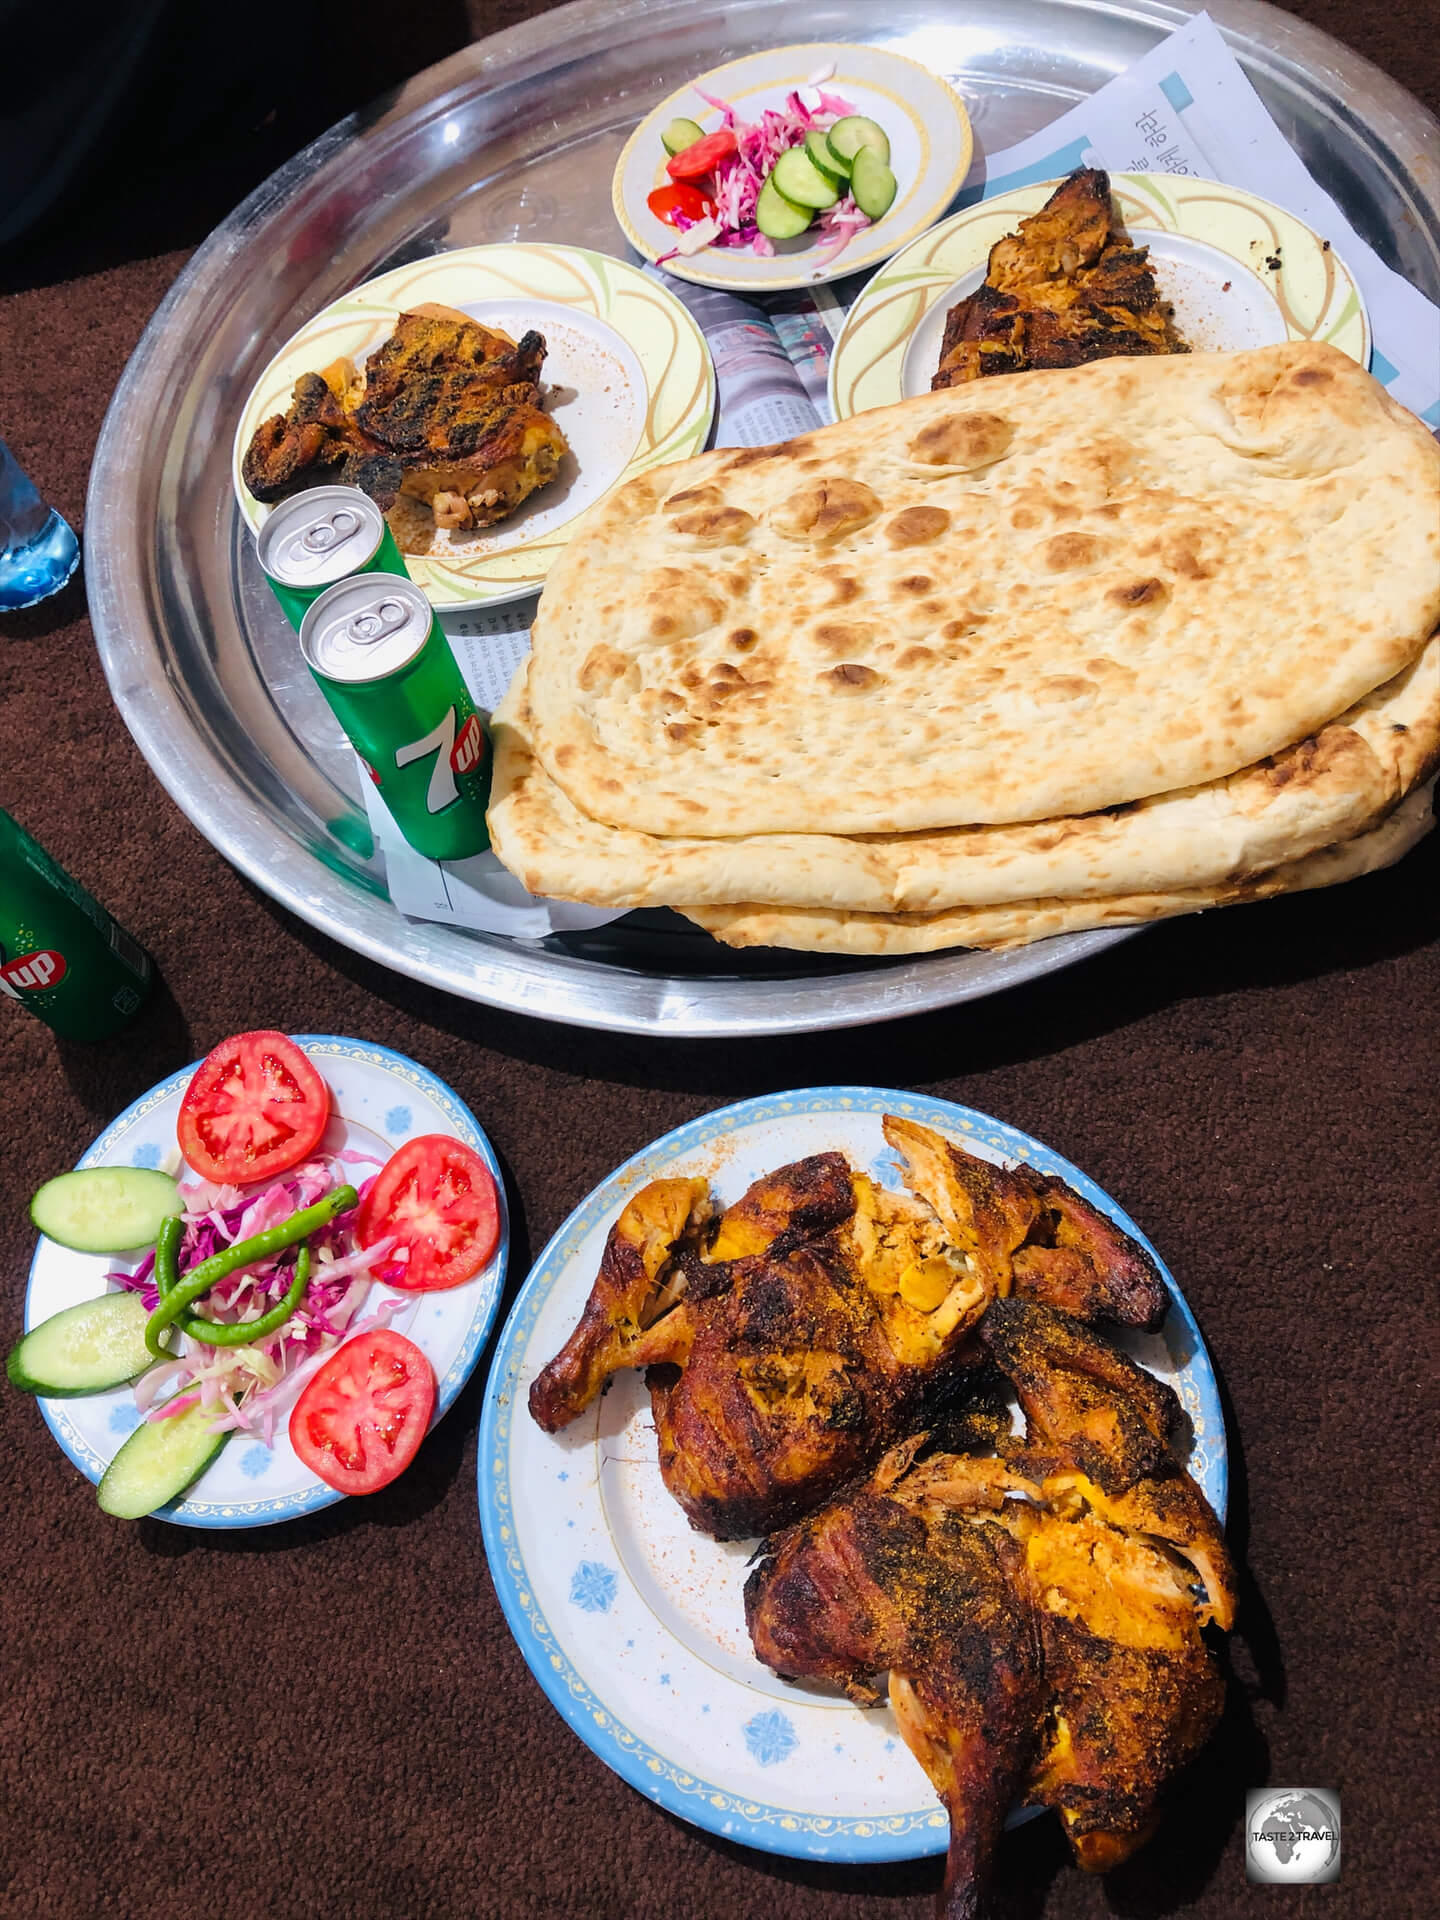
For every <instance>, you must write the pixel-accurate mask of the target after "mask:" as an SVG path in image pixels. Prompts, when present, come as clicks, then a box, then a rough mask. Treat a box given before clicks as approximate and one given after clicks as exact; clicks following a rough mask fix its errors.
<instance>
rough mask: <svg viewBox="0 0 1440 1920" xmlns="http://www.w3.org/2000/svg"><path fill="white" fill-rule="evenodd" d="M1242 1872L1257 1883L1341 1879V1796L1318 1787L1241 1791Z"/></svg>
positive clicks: (1304, 1883) (1294, 1883)
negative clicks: (1243, 1803)
mask: <svg viewBox="0 0 1440 1920" xmlns="http://www.w3.org/2000/svg"><path fill="white" fill-rule="evenodd" d="M1245 1874H1246V1878H1247V1879H1248V1880H1250V1881H1252V1882H1257V1883H1259V1884H1261V1885H1271V1886H1284V1885H1290V1886H1315V1885H1318V1884H1322V1883H1324V1882H1326V1881H1333V1880H1338V1879H1339V1878H1340V1796H1339V1794H1338V1793H1334V1792H1332V1791H1330V1790H1329V1789H1328V1788H1322V1787H1280V1788H1278V1789H1277V1788H1273V1787H1272V1788H1268V1789H1265V1790H1263V1791H1261V1792H1259V1793H1250V1794H1247V1795H1246V1817H1245Z"/></svg>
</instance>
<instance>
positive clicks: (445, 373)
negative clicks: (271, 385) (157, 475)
mask: <svg viewBox="0 0 1440 1920" xmlns="http://www.w3.org/2000/svg"><path fill="white" fill-rule="evenodd" d="M544 363H545V341H544V339H543V337H542V336H541V335H540V334H538V333H534V332H530V333H527V334H525V335H524V337H523V338H522V339H521V340H520V341H519V342H516V341H513V340H510V339H509V338H508V337H507V336H506V335H505V334H502V333H496V332H492V331H491V330H490V329H489V328H488V327H482V326H480V325H479V323H478V322H476V321H474V320H471V319H469V318H468V317H467V316H466V315H465V314H463V313H460V312H458V311H453V310H451V309H450V308H446V307H434V306H428V307H417V308H415V309H414V310H413V311H412V312H409V313H402V314H401V315H400V317H399V319H398V320H397V322H396V324H395V328H394V331H393V332H392V333H391V334H390V336H389V338H388V339H387V340H385V341H383V342H382V343H381V345H380V346H378V347H377V348H376V349H375V351H374V352H373V353H372V354H371V355H370V357H369V358H368V359H367V361H366V362H365V368H364V372H363V374H362V373H360V372H358V371H357V369H356V368H355V367H354V366H353V365H352V364H351V363H350V362H349V361H348V360H337V361H336V362H335V363H334V364H333V365H332V366H330V367H327V368H326V369H325V371H324V373H322V374H316V373H306V374H302V375H301V376H300V378H299V380H297V381H296V383H295V387H294V391H293V394H292V397H291V405H290V410H289V412H288V413H286V414H283V415H281V414H275V415H274V416H273V417H272V418H271V419H269V420H266V421H264V422H262V424H261V425H260V426H259V427H258V428H257V429H256V431H255V434H254V436H253V438H252V439H251V442H250V445H249V447H248V449H247V450H246V454H245V458H244V461H243V462H242V465H241V473H242V476H243V478H244V481H245V484H246V486H247V487H248V488H249V489H250V491H251V493H253V494H254V495H255V498H256V499H257V500H263V501H272V500H280V499H283V498H284V497H285V495H286V494H289V493H294V492H296V491H297V490H298V489H299V488H301V487H309V486H316V485H319V484H321V483H322V482H324V481H327V480H331V481H336V480H338V481H340V482H342V483H343V484H345V485H348V486H358V487H361V488H363V489H364V491H365V492H366V493H368V494H370V496H371V497H372V499H374V500H375V502H376V503H377V505H379V506H380V507H382V508H385V509H387V510H388V509H389V508H391V507H393V506H394V505H395V503H396V501H397V499H401V498H403V499H406V500H409V501H412V502H416V503H419V504H423V505H424V506H427V507H429V508H430V510H431V513H432V515H433V518H434V523H435V525H436V526H443V527H451V528H455V529H460V530H468V529H473V528H477V527H487V526H492V525H493V524H494V523H495V522H496V521H497V520H502V519H504V518H505V516H506V515H507V514H510V513H513V512H514V510H515V509H516V507H518V506H519V505H520V503H521V502H522V501H523V500H525V499H527V498H528V497H529V495H530V494H532V493H533V492H534V491H535V490H536V489H537V488H538V487H542V486H544V485H545V484H546V482H547V481H550V480H553V479H554V477H555V475H556V473H557V472H558V470H559V465H560V460H561V457H562V456H563V454H564V453H565V451H566V442H565V436H564V435H563V434H562V433H561V431H560V429H559V427H557V426H556V424H555V422H554V421H553V420H552V419H551V418H550V416H549V414H547V413H546V412H545V410H544V408H543V407H542V406H541V404H540V385H539V382H540V372H541V368H542V367H543V366H544ZM402 544H404V543H403V542H402Z"/></svg>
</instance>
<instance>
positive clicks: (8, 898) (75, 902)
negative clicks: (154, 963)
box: [0, 809, 150, 1040]
mask: <svg viewBox="0 0 1440 1920" xmlns="http://www.w3.org/2000/svg"><path fill="white" fill-rule="evenodd" d="M149 990H150V956H149V954H147V953H146V951H145V949H144V948H143V947H142V946H139V945H137V943H136V942H135V941H134V940H132V939H131V938H130V936H129V934H128V933H126V931H125V930H124V928H123V927H121V926H118V925H117V924H116V922H115V921H114V920H112V919H111V918H110V915H109V914H108V913H107V912H106V911H105V909H104V908H103V907H102V906H101V905H100V903H99V902H98V901H97V900H92V899H91V897H90V895H89V894H88V893H87V892H86V891H85V889H84V888H83V887H82V886H81V885H80V883H79V882H78V881H77V880H72V879H71V878H70V875H69V874H68V873H66V871H65V869H64V868H63V867H61V866H59V865H57V863H56V862H55V861H54V860H52V859H51V858H50V856H49V854H48V853H46V851H45V849H44V848H43V847H42V846H41V845H40V843H39V841H38V840H32V839H31V838H30V835H29V834H28V833H26V831H25V829H24V828H23V827H22V826H19V825H18V824H17V823H16V822H15V821H14V820H12V819H11V818H10V816H9V814H8V813H6V812H4V811H3V809H0V995H4V996H6V997H8V998H9V999H11V1000H18V1001H19V1002H20V1004H21V1006H22V1007H28V1008H29V1010H30V1011H31V1013H34V1014H38V1016H39V1017H40V1019H42V1020H43V1021H44V1022H45V1024H46V1026H47V1027H52V1028H53V1029H54V1030H55V1032H56V1033H58V1034H60V1035H61V1036H62V1038H64V1039H66V1040H103V1039H105V1038H106V1036H107V1035H108V1034H112V1033H114V1032H115V1031H116V1029H117V1028H119V1027H123V1026H124V1024H125V1022H126V1021H127V1020H128V1019H129V1018H130V1017H131V1015H132V1014H133V1013H135V1012H136V1011H137V1009H138V1008H139V1006H140V1003H141V1001H142V1000H143V999H144V998H145V995H146V994H147V993H148V992H149Z"/></svg>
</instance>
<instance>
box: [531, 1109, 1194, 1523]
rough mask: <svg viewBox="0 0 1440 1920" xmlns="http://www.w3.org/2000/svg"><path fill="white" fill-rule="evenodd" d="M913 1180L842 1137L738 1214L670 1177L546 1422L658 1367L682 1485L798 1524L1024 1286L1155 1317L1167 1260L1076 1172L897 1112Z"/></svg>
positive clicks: (726, 1517)
mask: <svg viewBox="0 0 1440 1920" xmlns="http://www.w3.org/2000/svg"><path fill="white" fill-rule="evenodd" d="M884 1130H885V1137H886V1139H887V1141H888V1142H889V1144H890V1145H891V1146H892V1147H893V1148H895V1149H896V1150H897V1152H898V1154H899V1156H900V1158H901V1161H902V1163H903V1177H904V1180H905V1184H906V1186H907V1187H908V1189H909V1192H908V1193H899V1192H894V1191H892V1190H890V1189H889V1188H887V1187H884V1186H882V1185H880V1184H879V1183H878V1182H877V1181H875V1180H872V1179H871V1178H870V1177H869V1176H868V1175H866V1174H863V1173H858V1172H856V1171H855V1170H854V1169H853V1168H852V1167H851V1166H850V1165H849V1163H848V1162H847V1161H846V1159H845V1158H844V1156H843V1155H842V1154H839V1153H822V1154H816V1155H813V1156H812V1157H811V1158H809V1159H806V1160H799V1161H796V1162H795V1163H794V1164H792V1165H790V1166H786V1167H781V1168H779V1169H778V1170H777V1171H776V1172H774V1173H772V1174H769V1175H767V1176H765V1177H764V1178H763V1179H761V1180H758V1181H756V1182H755V1184H754V1185H753V1186H752V1187H751V1188H750V1189H749V1190H748V1192H746V1193H745V1194H744V1195H743V1196H742V1197H741V1198H740V1199H739V1200H738V1201H736V1203H735V1204H734V1205H733V1206H732V1207H730V1208H729V1209H728V1210H727V1211H726V1212H724V1213H723V1214H721V1215H720V1216H719V1217H718V1219H717V1218H715V1217H714V1211H713V1208H712V1206H711V1203H710V1199H709V1191H708V1187H707V1186H706V1184H705V1182H703V1181H694V1180H661V1181H655V1182H653V1183H652V1184H651V1185H650V1186H648V1187H645V1188H643V1189H642V1190H641V1191H640V1192H639V1193H637V1194H636V1195H635V1197H634V1199H632V1200H631V1201H630V1203H629V1204H628V1205H627V1206H626V1208H625V1210H624V1211H623V1212H622V1214H621V1215H620V1218H619V1219H618V1220H617V1221H616V1223H615V1226H614V1228H613V1229H612V1230H611V1233H610V1236H609V1240H608V1242H607V1245H606V1248H605V1253H604V1256H603V1258H602V1261H601V1267H600V1273H599V1275H598V1277H597V1278H596V1281H595V1284H594V1286H593V1288H592V1289H591V1293H590V1297H589V1300H588V1301H587V1303H586V1307H585V1311H584V1313H583V1314H582V1316H581V1319H580V1323H579V1325H578V1326H577V1327H576V1329H575V1331H574V1332H573V1333H572V1334H571V1336H570V1338H569V1340H567V1341H566V1343H565V1345H564V1347H563V1348H562V1349H561V1351H560V1352H559V1353H558V1354H557V1355H556V1356H555V1358H554V1359H553V1360H552V1361H550V1363H549V1364H548V1365H547V1366H546V1367H545V1368H544V1369H543V1370H542V1371H541V1373H540V1374H539V1375H538V1376H537V1378H536V1379H535V1381H534V1382H533V1384H532V1385H531V1388H530V1411H531V1414H532V1415H533V1417H534V1419H535V1420H536V1421H537V1422H538V1424H539V1425H540V1426H542V1427H544V1428H545V1429H546V1431H547V1432H551V1433H553V1432H556V1431H557V1430H558V1429H559V1428H561V1427H563V1426H566V1425H568V1423H569V1422H570V1421H572V1420H574V1419H575V1418H576V1417H577V1415H578V1414H579V1413H580V1412H581V1410H582V1409H583V1408H584V1407H586V1406H587V1405H589V1403H590V1402H591V1401H592V1400H593V1399H594V1398H595V1396H596V1394H597V1393H599V1392H600V1390H601V1388H602V1387H603V1386H604V1384H605V1382H606V1381H607V1380H608V1379H609V1377H610V1376H611V1374H613V1373H614V1372H616V1371H617V1370H618V1369H619V1368H621V1367H641V1366H643V1367H652V1368H654V1369H655V1371H654V1372H653V1373H652V1374H651V1375H650V1378H649V1386H650V1393H651V1405H652V1409H653V1412H654V1418H655V1427H656V1433H657V1437H658V1440H659V1449H660V1469H661V1473H662V1476H663V1478H664V1481H665V1484H666V1486H667V1487H668V1488H669V1490H670V1492H671V1493H672V1494H673V1495H674V1496H675V1498H676V1499H677V1500H678V1501H679V1502H680V1504H681V1506H682V1507H684V1509H685V1512H686V1514H687V1515H688V1516H689V1519H690V1521H691V1524H692V1525H693V1526H695V1527H697V1528H699V1529H700V1530H701V1531H702V1532H705V1533H710V1534H713V1535H715V1536H716V1537H717V1538H719V1539H722V1540H723V1539H736V1538H744V1537H746V1536H748V1535H751V1534H755V1533H762V1532H767V1531H769V1530H771V1529H773V1528H775V1527H779V1526H783V1525H786V1524H787V1523H788V1522H789V1521H791V1520H794V1519H796V1518H797V1517H798V1516H799V1515H801V1514H803V1513H805V1512H807V1511H809V1509H810V1508H812V1507H813V1506H814V1505H815V1504H816V1503H817V1502H818V1501H820V1500H823V1499H825V1498H826V1497H827V1496H828V1495H829V1494H830V1493H832V1492H833V1491H834V1489H835V1488H836V1487H838V1486H840V1485H841V1484H842V1483H843V1482H845V1481H846V1480H849V1479H851V1478H852V1477H853V1476H854V1475H856V1474H858V1473H860V1472H863V1471H864V1470H865V1469H866V1468H867V1467H868V1466H870V1465H871V1464H872V1463H873V1462H874V1461H875V1460H876V1459H877V1458H878V1457H879V1455H880V1454H881V1453H882V1452H883V1451H884V1450H885V1448H886V1447H887V1446H889V1445H890V1444H891V1442H893V1441H894V1440H895V1439H896V1438H898V1437H899V1436H900V1435H901V1434H902V1433H905V1432H906V1431H909V1430H911V1429H912V1428H913V1427H914V1426H915V1425H916V1424H917V1423H918V1422H919V1421H920V1419H921V1416H922V1412H923V1410H924V1409H925V1408H926V1407H928V1406H931V1405H933V1404H934V1403H935V1402H936V1401H937V1400H938V1399H941V1398H943V1397H944V1395H945V1393H946V1391H947V1388H948V1386H949V1384H950V1382H951V1379H952V1376H953V1375H954V1374H955V1373H956V1372H957V1370H960V1369H962V1368H963V1367H964V1366H965V1364H966V1362H967V1359H968V1358H970V1357H971V1355H970V1353H969V1351H968V1339H969V1334H970V1331H971V1329H972V1328H973V1326H974V1325H975V1323H976V1321H977V1320H978V1319H979V1317H980V1315H981V1314H982V1313H983V1312H984V1310H985V1308H986V1307H987V1306H988V1305H989V1304H990V1302H991V1301H992V1300H994V1299H996V1298H997V1297H1003V1296H1005V1295H1007V1294H1009V1293H1010V1292H1011V1291H1012V1290H1016V1291H1018V1292H1021V1293H1024V1294H1027V1295H1032V1296H1033V1297H1036V1298H1039V1299H1044V1300H1047V1301H1054V1302H1056V1303H1057V1305H1059V1306H1062V1307H1064V1308H1065V1309H1066V1310H1067V1311H1071V1312H1075V1313H1083V1314H1085V1315H1087V1316H1091V1317H1094V1316H1102V1315H1103V1316H1106V1317H1110V1318H1114V1319H1118V1320H1121V1321H1123V1322H1125V1323H1126V1324H1128V1325H1135V1326H1155V1325H1158V1324H1159V1322H1160V1320H1161V1319H1162V1318H1163V1317H1164V1313H1165V1309H1166V1295H1165V1289H1164V1286H1163V1283H1162V1282H1161V1280H1160V1278H1159V1276H1158V1274H1157V1273H1156V1271H1155V1269H1154V1266H1153V1263H1152V1262H1151V1261H1150V1260H1149V1258H1148V1256H1147V1255H1146V1254H1145V1253H1144V1251H1143V1250H1142V1249H1141V1248H1140V1247H1139V1246H1137V1245H1136V1243H1135V1242H1134V1241H1133V1240H1131V1239H1130V1238H1129V1237H1128V1236H1127V1235H1125V1234H1123V1233H1121V1232H1120V1231H1119V1229H1118V1228H1116V1227H1115V1226H1114V1224H1113V1223H1112V1222H1110V1221H1109V1220H1107V1219H1105V1218H1104V1216H1103V1215H1101V1214H1099V1213H1097V1212H1096V1211H1095V1209H1094V1208H1092V1207H1091V1206H1089V1204H1088V1203H1087V1202H1086V1201H1084V1200H1083V1199H1082V1198H1081V1197H1080V1196H1079V1195H1078V1194H1076V1193H1073V1192H1072V1191H1071V1189H1070V1188H1069V1187H1067V1186H1066V1185H1065V1183H1064V1182H1063V1181H1060V1180H1056V1179H1053V1178H1051V1177H1049V1176H1046V1175H1042V1174H1039V1173H1037V1172H1036V1171H1035V1170H1034V1169H1033V1168H1031V1167H1028V1166H1023V1165H1022V1166H1019V1167H1016V1168H1012V1169H1006V1168H1002V1167H997V1166H994V1165H992V1164H991V1163H990V1162H989V1161H986V1160H981V1159H977V1158H976V1157H974V1156H973V1155H971V1154H968V1153H965V1152H964V1151H963V1150H962V1149H960V1148H959V1147H956V1146H953V1145H952V1144H951V1143H949V1142H948V1141H946V1140H944V1139H943V1138H942V1137H941V1136H940V1135H939V1134H937V1133H934V1132H932V1131H931V1130H930V1129H928V1128H926V1127H921V1126H917V1125H916V1124H915V1123H913V1122H911V1121H907V1120H902V1119H899V1118H896V1117H894V1116H890V1115H887V1116H886V1118H885V1121H884Z"/></svg>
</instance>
